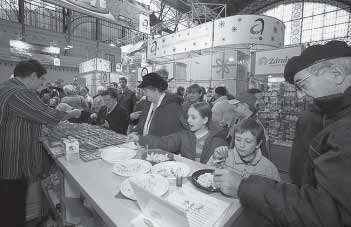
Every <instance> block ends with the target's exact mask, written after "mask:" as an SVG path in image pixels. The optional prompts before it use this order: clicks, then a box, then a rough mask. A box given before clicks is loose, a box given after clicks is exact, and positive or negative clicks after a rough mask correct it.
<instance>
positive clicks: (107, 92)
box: [101, 88, 118, 99]
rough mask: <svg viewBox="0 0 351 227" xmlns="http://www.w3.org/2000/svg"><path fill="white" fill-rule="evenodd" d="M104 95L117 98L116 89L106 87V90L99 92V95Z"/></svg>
mask: <svg viewBox="0 0 351 227" xmlns="http://www.w3.org/2000/svg"><path fill="white" fill-rule="evenodd" d="M106 95H109V96H110V97H111V98H113V99H117V98H118V94H117V91H116V89H114V88H107V90H105V91H102V92H101V96H106Z"/></svg>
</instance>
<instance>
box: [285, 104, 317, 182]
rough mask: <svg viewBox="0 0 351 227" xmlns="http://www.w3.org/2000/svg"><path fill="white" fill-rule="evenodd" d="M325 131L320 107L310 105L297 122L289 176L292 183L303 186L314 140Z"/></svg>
mask: <svg viewBox="0 0 351 227" xmlns="http://www.w3.org/2000/svg"><path fill="white" fill-rule="evenodd" d="M322 129H323V120H322V113H321V110H320V109H319V108H318V106H316V105H314V104H310V105H309V108H308V110H307V111H305V112H303V113H301V115H300V116H299V119H298V120H297V122H296V130H295V137H294V141H293V145H292V148H291V155H290V166H289V176H290V179H291V181H292V183H294V184H296V185H298V186H301V185H303V184H304V182H305V180H307V179H305V178H304V176H305V174H304V169H305V165H308V163H309V155H308V150H309V147H310V144H311V142H312V140H313V138H314V137H315V136H316V135H317V134H318V132H320V131H321V130H322Z"/></svg>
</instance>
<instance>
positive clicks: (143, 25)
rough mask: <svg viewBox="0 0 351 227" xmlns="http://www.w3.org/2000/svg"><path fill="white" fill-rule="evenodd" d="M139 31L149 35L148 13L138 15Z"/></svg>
mask: <svg viewBox="0 0 351 227" xmlns="http://www.w3.org/2000/svg"><path fill="white" fill-rule="evenodd" d="M139 31H140V32H142V33H146V34H148V35H150V17H149V16H148V15H144V14H140V15H139Z"/></svg>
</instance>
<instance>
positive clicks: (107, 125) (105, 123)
mask: <svg viewBox="0 0 351 227" xmlns="http://www.w3.org/2000/svg"><path fill="white" fill-rule="evenodd" d="M101 126H102V127H104V128H107V129H109V128H110V124H109V123H108V121H106V120H105V122H104V123H103V124H102V125H101Z"/></svg>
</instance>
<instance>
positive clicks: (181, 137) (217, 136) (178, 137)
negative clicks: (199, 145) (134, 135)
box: [139, 128, 228, 164]
mask: <svg viewBox="0 0 351 227" xmlns="http://www.w3.org/2000/svg"><path fill="white" fill-rule="evenodd" d="M209 132H210V133H209V135H208V137H207V139H206V141H205V144H204V147H203V150H202V154H201V158H200V162H201V163H205V164H206V163H207V161H208V160H209V159H210V157H211V155H212V154H213V152H214V149H215V148H216V147H219V146H227V145H228V144H227V143H226V141H225V140H224V139H223V129H222V128H215V129H210V130H209ZM139 144H140V145H142V146H146V144H147V145H148V147H149V148H159V149H163V150H166V151H169V152H172V153H176V154H178V153H180V154H181V155H182V156H183V157H186V158H189V159H192V160H195V155H196V137H195V134H194V133H193V132H191V131H190V130H182V131H179V132H176V133H172V134H170V135H168V136H161V137H159V136H151V135H146V136H141V137H140V140H139Z"/></svg>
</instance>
